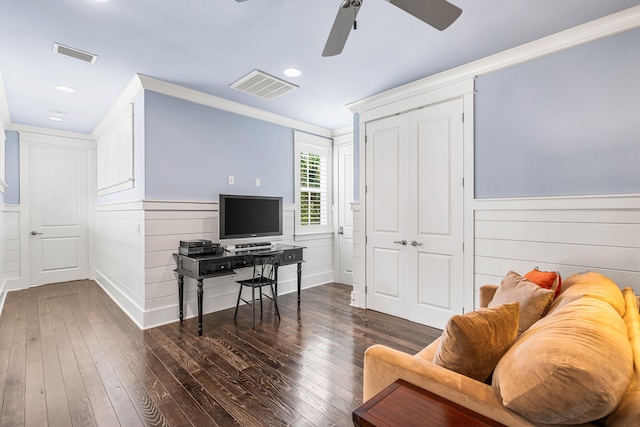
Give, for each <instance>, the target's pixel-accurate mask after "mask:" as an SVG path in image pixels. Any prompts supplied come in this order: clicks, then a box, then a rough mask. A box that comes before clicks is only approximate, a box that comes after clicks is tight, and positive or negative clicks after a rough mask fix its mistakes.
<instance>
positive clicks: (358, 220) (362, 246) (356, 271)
mask: <svg viewBox="0 0 640 427" xmlns="http://www.w3.org/2000/svg"><path fill="white" fill-rule="evenodd" d="M351 210H352V211H353V291H351V305H352V306H354V307H366V300H365V296H366V295H365V284H366V276H365V257H366V249H367V246H366V243H365V230H366V228H365V226H366V224H365V221H364V210H363V209H361V205H360V203H352V204H351Z"/></svg>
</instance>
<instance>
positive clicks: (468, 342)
mask: <svg viewBox="0 0 640 427" xmlns="http://www.w3.org/2000/svg"><path fill="white" fill-rule="evenodd" d="M519 312H520V304H519V303H517V302H516V303H512V304H505V305H501V306H498V307H493V308H481V309H479V310H477V311H472V312H470V313H467V314H464V315H456V316H453V317H451V319H449V322H448V323H447V325H446V326H445V328H444V331H443V332H442V339H441V340H440V344H439V345H438V348H437V350H436V352H435V354H434V356H433V363H434V364H436V365H439V366H442V367H444V368H447V369H449V370H450V371H454V372H457V373H459V374H462V375H465V376H467V377H470V378H473V379H476V380H478V381H482V382H485V381H486V380H487V379H488V378H489V376H490V375H491V373H492V372H493V370H494V369H495V367H496V365H497V364H498V362H499V361H500V358H501V357H502V356H503V355H504V354H505V353H506V352H507V350H509V348H510V347H511V345H512V344H513V342H514V340H515V339H516V333H517V330H518V313H519Z"/></svg>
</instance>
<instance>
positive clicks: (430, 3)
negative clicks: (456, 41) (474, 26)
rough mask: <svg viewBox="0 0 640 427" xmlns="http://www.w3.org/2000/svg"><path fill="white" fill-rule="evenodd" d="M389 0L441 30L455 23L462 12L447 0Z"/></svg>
mask: <svg viewBox="0 0 640 427" xmlns="http://www.w3.org/2000/svg"><path fill="white" fill-rule="evenodd" d="M387 1H388V2H389V3H391V4H392V5H394V6H397V7H399V8H400V9H402V10H404V11H405V12H408V13H410V14H411V15H413V16H415V17H416V18H418V19H420V20H422V21H424V22H426V23H427V24H429V25H431V26H432V27H434V28H436V29H438V30H440V31H442V30H444V29H445V28H447V27H448V26H449V25H451V24H453V22H454V21H455V20H456V19H458V17H459V16H460V14H461V13H462V9H460V8H459V7H458V6H456V5H453V4H451V3H449V2H448V1H446V0H387Z"/></svg>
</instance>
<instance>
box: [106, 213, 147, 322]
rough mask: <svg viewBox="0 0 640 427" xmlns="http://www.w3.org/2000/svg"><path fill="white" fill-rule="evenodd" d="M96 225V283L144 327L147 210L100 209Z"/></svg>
mask: <svg viewBox="0 0 640 427" xmlns="http://www.w3.org/2000/svg"><path fill="white" fill-rule="evenodd" d="M119 208H121V209H122V210H118V209H119ZM95 224H96V225H95V235H94V238H95V254H96V281H97V282H98V283H99V284H100V286H102V288H103V289H104V290H105V291H106V292H107V293H108V294H109V295H110V296H111V298H112V299H113V300H114V301H115V302H116V303H117V304H118V305H119V306H120V307H121V308H122V309H123V310H124V311H125V312H126V313H127V314H128V315H129V317H131V319H132V320H133V321H134V322H136V324H138V325H139V326H140V327H144V300H145V289H144V277H145V271H144V263H145V254H144V211H142V210H141V209H140V208H137V209H136V208H132V207H131V206H128V205H120V206H119V205H113V206H99V207H96V216H95Z"/></svg>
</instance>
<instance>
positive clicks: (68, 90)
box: [56, 86, 76, 93]
mask: <svg viewBox="0 0 640 427" xmlns="http://www.w3.org/2000/svg"><path fill="white" fill-rule="evenodd" d="M56 89H58V90H59V91H60V92H64V93H75V91H76V90H75V89H74V88H72V87H69V86H56Z"/></svg>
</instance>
